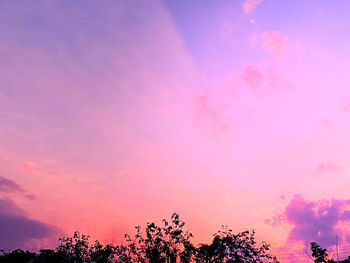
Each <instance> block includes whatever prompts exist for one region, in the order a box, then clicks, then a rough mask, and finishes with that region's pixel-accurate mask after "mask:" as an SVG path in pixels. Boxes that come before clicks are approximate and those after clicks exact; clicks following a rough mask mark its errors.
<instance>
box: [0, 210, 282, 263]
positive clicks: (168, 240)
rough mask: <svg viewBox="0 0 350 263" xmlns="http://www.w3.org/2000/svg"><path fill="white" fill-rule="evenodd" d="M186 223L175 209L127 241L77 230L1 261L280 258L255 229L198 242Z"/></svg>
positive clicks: (266, 262) (163, 262)
mask: <svg viewBox="0 0 350 263" xmlns="http://www.w3.org/2000/svg"><path fill="white" fill-rule="evenodd" d="M184 226H185V223H184V222H183V221H182V220H181V219H180V218H179V215H178V214H176V213H175V214H173V215H172V216H171V220H170V221H168V220H165V219H164V220H163V222H162V226H157V225H156V224H155V223H148V224H147V225H146V227H145V228H144V229H142V228H141V227H139V226H137V227H136V233H135V235H134V236H130V235H125V241H126V242H125V244H124V245H111V244H109V245H103V244H101V243H100V242H98V241H95V242H93V243H90V242H89V237H88V236H87V235H84V234H80V233H79V232H76V233H74V235H73V237H68V238H67V237H64V238H60V239H59V245H58V247H57V248H56V249H42V250H40V251H39V253H34V252H30V251H23V250H20V249H17V250H14V251H11V252H5V251H3V250H2V252H1V253H0V254H1V255H0V263H5V262H6V263H12V262H13V263H22V262H23V263H44V262H45V263H46V262H50V263H121V262H123V263H131V262H137V263H178V262H181V263H189V262H203V263H206V262H217V263H221V262H232V263H233V262H247V263H250V262H251V263H253V262H254V263H270V262H271V263H272V262H278V261H277V259H276V258H275V257H274V256H272V255H270V254H269V253H268V252H269V245H268V244H266V243H264V242H263V243H261V244H257V242H256V241H255V233H254V232H250V231H245V232H242V233H238V234H233V233H232V230H230V229H227V228H225V227H223V228H222V230H220V231H218V232H217V233H216V234H215V235H214V238H213V241H212V242H211V244H200V245H198V246H195V245H193V243H192V242H191V238H192V237H193V236H192V234H191V233H190V232H189V231H187V230H185V229H184Z"/></svg>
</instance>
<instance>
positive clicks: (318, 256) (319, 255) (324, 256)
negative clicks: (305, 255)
mask: <svg viewBox="0 0 350 263" xmlns="http://www.w3.org/2000/svg"><path fill="white" fill-rule="evenodd" d="M310 248H311V252H312V254H311V255H312V257H313V260H314V262H315V263H336V262H339V263H350V257H349V258H348V259H344V260H340V261H335V260H334V259H333V258H331V257H330V256H329V255H328V253H327V250H326V249H325V248H322V247H321V246H320V245H318V244H317V243H316V242H311V243H310Z"/></svg>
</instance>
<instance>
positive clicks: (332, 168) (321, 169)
mask: <svg viewBox="0 0 350 263" xmlns="http://www.w3.org/2000/svg"><path fill="white" fill-rule="evenodd" d="M341 169H342V168H341V167H340V166H339V165H337V164H334V163H332V162H327V163H322V164H320V165H318V167H317V172H318V173H321V174H323V173H334V172H339V171H340V170H341Z"/></svg>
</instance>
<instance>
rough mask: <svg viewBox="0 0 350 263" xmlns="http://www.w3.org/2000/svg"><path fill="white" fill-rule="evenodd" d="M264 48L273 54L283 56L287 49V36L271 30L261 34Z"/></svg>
mask: <svg viewBox="0 0 350 263" xmlns="http://www.w3.org/2000/svg"><path fill="white" fill-rule="evenodd" d="M262 37H263V41H264V49H265V51H266V52H267V53H269V54H273V55H275V56H283V55H284V54H285V53H286V50H287V38H286V37H285V36H283V35H282V34H281V33H280V32H278V31H275V30H272V31H267V32H264V33H263V34H262Z"/></svg>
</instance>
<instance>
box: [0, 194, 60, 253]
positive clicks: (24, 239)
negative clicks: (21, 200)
mask: <svg viewBox="0 0 350 263" xmlns="http://www.w3.org/2000/svg"><path fill="white" fill-rule="evenodd" d="M0 233H1V235H0V248H1V249H5V250H12V249H16V248H23V249H26V248H31V249H33V248H36V249H37V248H40V247H43V246H44V245H46V246H50V245H52V244H54V242H56V240H57V236H58V235H59V234H61V233H62V231H61V230H59V229H58V228H57V227H55V226H51V225H48V224H45V223H43V222H40V221H37V220H34V219H30V218H28V217H27V216H26V215H25V212H24V211H23V210H22V209H20V208H18V207H17V206H16V205H15V204H14V202H12V201H11V200H9V199H0Z"/></svg>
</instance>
